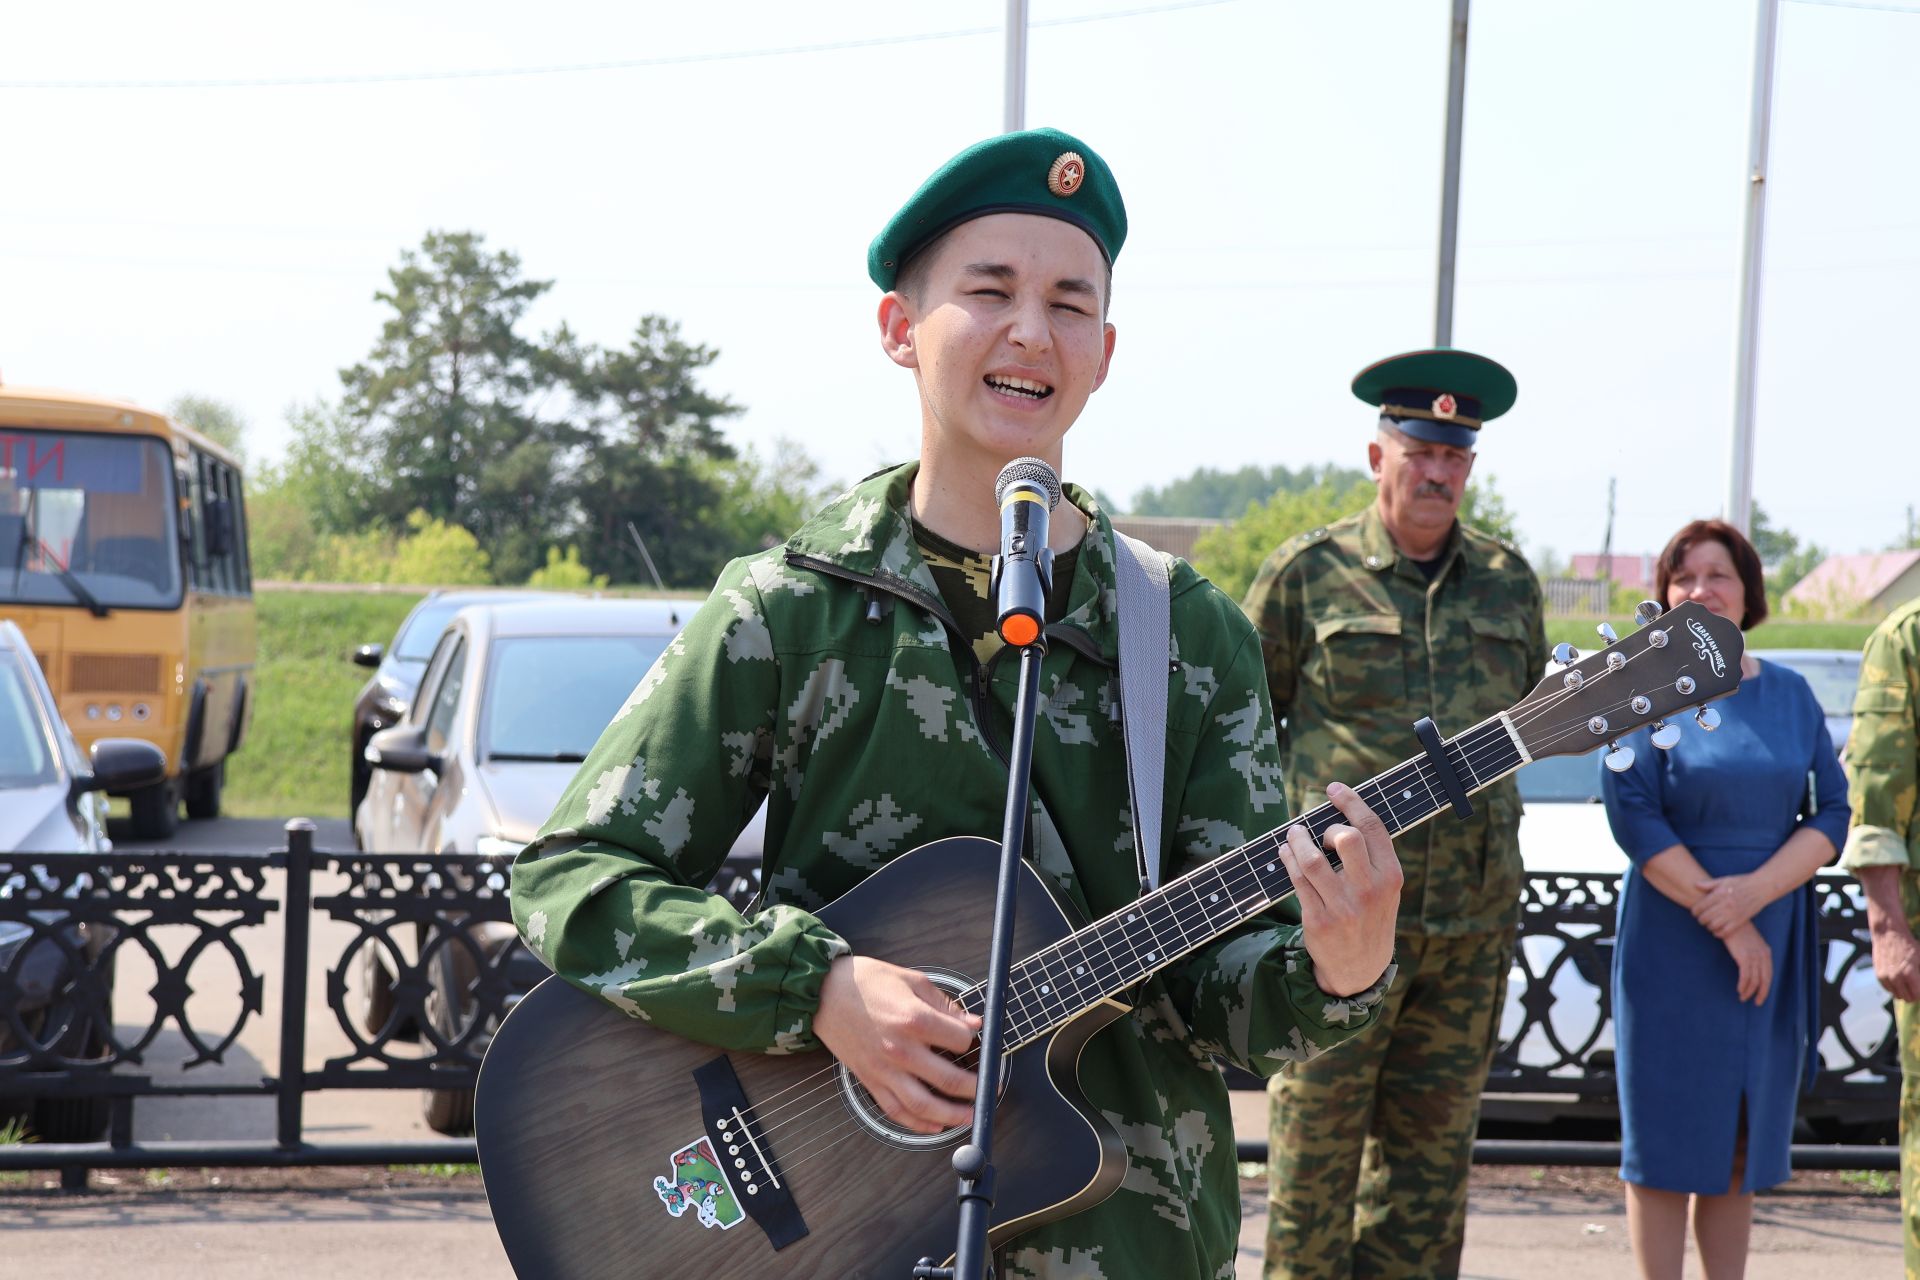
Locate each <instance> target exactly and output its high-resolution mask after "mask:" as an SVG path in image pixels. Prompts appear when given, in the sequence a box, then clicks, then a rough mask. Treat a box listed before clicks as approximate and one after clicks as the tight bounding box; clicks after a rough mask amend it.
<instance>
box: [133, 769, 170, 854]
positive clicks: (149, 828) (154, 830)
mask: <svg viewBox="0 0 1920 1280" xmlns="http://www.w3.org/2000/svg"><path fill="white" fill-rule="evenodd" d="M127 804H128V806H129V807H130V809H131V810H132V818H133V834H134V835H136V836H138V837H140V838H141V839H142V840H165V839H167V838H168V837H170V836H171V835H173V833H174V832H175V831H178V830H179V829H180V793H179V792H178V791H177V790H175V789H174V785H173V779H171V778H163V779H161V780H160V781H159V782H156V783H154V784H153V785H152V786H148V787H141V788H140V789H139V790H138V791H135V792H133V793H132V794H130V795H129V796H128V797H127Z"/></svg>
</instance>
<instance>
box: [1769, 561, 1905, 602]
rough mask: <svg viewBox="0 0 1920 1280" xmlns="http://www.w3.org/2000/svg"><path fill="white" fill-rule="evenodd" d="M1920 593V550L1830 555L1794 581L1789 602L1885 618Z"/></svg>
mask: <svg viewBox="0 0 1920 1280" xmlns="http://www.w3.org/2000/svg"><path fill="white" fill-rule="evenodd" d="M1915 596H1920V551H1874V552H1868V553H1866V554H1864V555H1855V556H1828V557H1827V558H1826V559H1825V560H1822V561H1821V562H1820V563H1819V564H1817V565H1815V566H1814V569H1813V572H1811V573H1809V574H1808V575H1807V576H1806V577H1804V578H1802V579H1800V581H1798V582H1796V583H1794V584H1793V587H1792V588H1791V589H1790V590H1789V591H1788V592H1787V597H1786V600H1787V603H1788V604H1790V605H1793V606H1796V607H1798V608H1800V609H1803V610H1805V611H1806V612H1808V613H1814V614H1824V615H1826V616H1828V617H1842V616H1846V615H1849V614H1865V615H1869V616H1872V617H1884V616H1885V615H1886V614H1887V613H1888V612H1889V611H1890V610H1892V609H1893V607H1894V606H1895V605H1900V604H1905V603H1906V602H1907V601H1909V600H1911V599H1913V598H1914V597H1915Z"/></svg>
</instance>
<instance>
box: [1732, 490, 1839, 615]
mask: <svg viewBox="0 0 1920 1280" xmlns="http://www.w3.org/2000/svg"><path fill="white" fill-rule="evenodd" d="M1747 540H1748V541H1750V542H1752V543H1753V549H1754V551H1755V552H1756V553H1757V554H1758V555H1759V557H1760V564H1761V566H1762V567H1763V568H1764V569H1765V570H1766V582H1767V598H1768V599H1769V600H1771V601H1772V602H1773V606H1774V608H1776V609H1778V608H1779V607H1780V604H1781V601H1782V600H1783V599H1784V598H1785V596H1786V594H1787V592H1788V591H1790V590H1792V589H1793V585H1794V584H1795V583H1797V582H1799V581H1800V579H1802V578H1804V577H1806V576H1807V575H1808V574H1809V573H1812V572H1813V569H1814V566H1815V565H1818V564H1819V563H1820V562H1821V561H1822V560H1825V559H1826V558H1827V553H1826V551H1825V550H1823V549H1822V548H1821V547H1820V545H1819V544H1818V543H1813V542H1809V543H1807V544H1805V545H1804V546H1803V545H1802V544H1801V542H1800V537H1799V535H1798V534H1796V533H1794V532H1793V531H1792V530H1791V529H1787V528H1784V527H1781V526H1776V525H1775V524H1774V523H1773V521H1771V520H1770V519H1768V518H1767V513H1766V510H1765V508H1763V507H1762V506H1761V505H1760V504H1759V503H1758V502H1756V503H1754V504H1753V518H1752V519H1751V520H1750V521H1749V522H1748V525H1747Z"/></svg>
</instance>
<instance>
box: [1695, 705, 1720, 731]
mask: <svg viewBox="0 0 1920 1280" xmlns="http://www.w3.org/2000/svg"><path fill="white" fill-rule="evenodd" d="M1693 721H1694V723H1695V724H1697V725H1699V726H1700V727H1701V728H1702V729H1705V730H1706V731H1707V732H1708V733H1712V732H1713V731H1714V730H1715V729H1718V728H1719V727H1720V713H1719V712H1718V711H1715V710H1714V709H1713V708H1712V707H1702V708H1700V709H1699V710H1698V711H1696V712H1694V713H1693Z"/></svg>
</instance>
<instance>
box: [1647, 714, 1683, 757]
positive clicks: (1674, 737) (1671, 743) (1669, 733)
mask: <svg viewBox="0 0 1920 1280" xmlns="http://www.w3.org/2000/svg"><path fill="white" fill-rule="evenodd" d="M1649 741H1651V742H1652V743H1653V745H1654V746H1656V747H1658V748H1660V750H1662V751H1671V750H1673V749H1674V748H1675V747H1677V746H1679V745H1680V726H1679V725H1677V724H1668V723H1667V722H1666V721H1665V720H1655V721H1654V722H1653V734H1652V736H1651V738H1650V739H1649Z"/></svg>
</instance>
